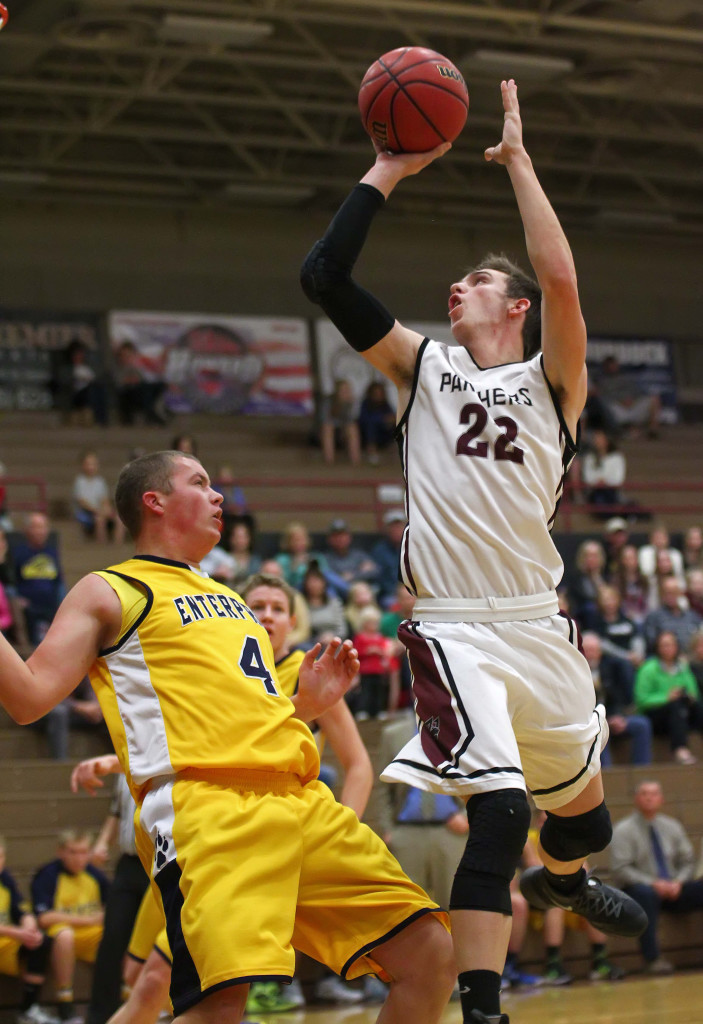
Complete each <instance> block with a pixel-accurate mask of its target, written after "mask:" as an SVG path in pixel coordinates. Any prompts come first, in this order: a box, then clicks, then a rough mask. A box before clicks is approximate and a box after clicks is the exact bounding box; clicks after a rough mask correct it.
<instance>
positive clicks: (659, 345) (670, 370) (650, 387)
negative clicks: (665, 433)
mask: <svg viewBox="0 0 703 1024" xmlns="http://www.w3.org/2000/svg"><path fill="white" fill-rule="evenodd" d="M613 358H614V359H616V360H617V364H618V369H617V372H618V377H619V378H620V379H622V380H623V381H624V383H625V384H626V385H629V386H630V387H631V389H632V391H634V392H639V393H641V394H645V395H659V397H660V399H661V415H660V418H661V421H662V422H663V423H677V422H678V418H679V417H678V401H677V394H676V378H675V374H674V357H673V351H672V346H671V343H670V342H668V341H663V340H662V339H659V338H641V339H640V338H589V339H588V348H587V351H586V362H587V364H588V369H589V375H590V376H591V379H592V380H593V382H594V383H595V385H596V387H597V385H598V380H599V378H600V377H601V376H602V374H603V372H604V370H603V364H604V363H605V361H606V360H607V359H613Z"/></svg>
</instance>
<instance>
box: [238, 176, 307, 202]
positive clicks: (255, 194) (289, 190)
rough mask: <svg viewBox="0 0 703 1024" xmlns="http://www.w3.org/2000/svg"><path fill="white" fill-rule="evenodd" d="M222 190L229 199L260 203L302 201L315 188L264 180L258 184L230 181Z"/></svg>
mask: <svg viewBox="0 0 703 1024" xmlns="http://www.w3.org/2000/svg"><path fill="white" fill-rule="evenodd" d="M223 191H224V194H225V195H226V196H227V197H228V198H229V199H243V200H250V201H252V202H262V203H266V202H269V203H302V202H303V201H304V200H306V199H312V197H313V196H314V195H315V189H313V188H311V187H310V186H309V185H282V184H277V183H275V182H272V183H271V184H270V185H267V184H266V183H265V182H262V183H261V184H258V183H254V182H252V183H249V182H239V181H231V182H230V183H229V184H228V185H225V187H224V190H223Z"/></svg>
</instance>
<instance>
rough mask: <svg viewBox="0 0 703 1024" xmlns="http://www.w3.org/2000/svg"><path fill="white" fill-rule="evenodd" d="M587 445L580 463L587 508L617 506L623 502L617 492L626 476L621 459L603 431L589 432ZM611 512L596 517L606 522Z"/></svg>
mask: <svg viewBox="0 0 703 1024" xmlns="http://www.w3.org/2000/svg"><path fill="white" fill-rule="evenodd" d="M591 445H592V447H591V450H590V451H587V452H586V454H585V455H584V457H583V460H582V463H581V479H582V481H583V483H584V485H585V487H586V500H587V502H588V504H589V505H621V504H622V503H623V501H624V498H623V494H622V490H621V488H622V486H623V484H624V483H625V476H626V473H627V464H626V462H625V456H624V455H623V453H622V452H621V451H620V450H619V448H618V446H617V443H616V442H615V441H614V440H613V438H612V437H609V436H608V434H606V432H605V431H604V430H594V431H593V434H592V437H591ZM611 511H612V510H608V511H606V512H605V514H603V513H600V514H601V515H604V518H607V517H608V516H609V515H610V512H611Z"/></svg>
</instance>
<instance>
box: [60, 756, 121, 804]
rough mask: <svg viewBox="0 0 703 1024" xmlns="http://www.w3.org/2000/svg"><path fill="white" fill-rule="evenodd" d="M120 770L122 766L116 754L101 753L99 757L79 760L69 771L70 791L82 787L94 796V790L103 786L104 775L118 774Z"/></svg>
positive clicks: (75, 790) (73, 791)
mask: <svg viewBox="0 0 703 1024" xmlns="http://www.w3.org/2000/svg"><path fill="white" fill-rule="evenodd" d="M121 771H122V766H121V765H120V762H119V761H118V759H117V754H101V755H100V756H99V757H89V758H88V759H87V760H85V761H79V762H78V764H77V765H76V767H75V768H74V769H73V771H72V772H71V792H72V793H77V792H78V790H79V789H84V790H85V791H86V793H89V794H90V795H91V796H95V792H96V790H98V789H102V788H103V787H104V785H105V783H104V782H103V779H104V778H105V776H106V775H114V774H118V773H119V772H121Z"/></svg>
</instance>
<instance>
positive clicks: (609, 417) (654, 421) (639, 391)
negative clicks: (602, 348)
mask: <svg viewBox="0 0 703 1024" xmlns="http://www.w3.org/2000/svg"><path fill="white" fill-rule="evenodd" d="M595 392H596V395H597V397H598V400H599V405H600V408H601V410H603V412H604V413H605V419H606V423H605V429H606V430H608V431H609V432H610V433H616V432H618V433H619V432H624V431H625V430H628V429H629V431H630V433H631V434H632V436H637V434H638V433H639V431H640V430H641V429H642V428H646V430H647V435H648V436H649V437H657V435H658V433H659V418H660V413H661V399H660V397H659V395H656V394H654V395H652V394H648V393H647V392H646V391H644V390H643V388H642V387H641V385H640V382H639V380H638V379H637V377H636V376H635V375H633V374H632V373H627V372H625V371H623V370H622V368H621V366H620V363H619V362H618V360H617V359H616V357H615V356H607V357H606V358H605V359H604V360H603V365H602V366H601V372H600V375H599V376H598V378H597V382H596V389H595Z"/></svg>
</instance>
